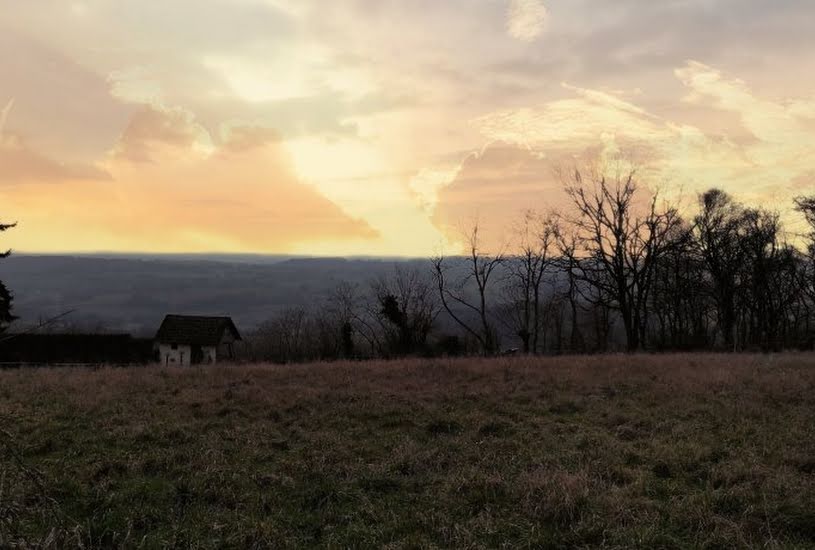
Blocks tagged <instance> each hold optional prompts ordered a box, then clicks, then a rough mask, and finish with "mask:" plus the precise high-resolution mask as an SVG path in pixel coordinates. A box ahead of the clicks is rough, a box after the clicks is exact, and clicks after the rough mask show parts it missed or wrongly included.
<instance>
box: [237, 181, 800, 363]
mask: <svg viewBox="0 0 815 550" xmlns="http://www.w3.org/2000/svg"><path fill="white" fill-rule="evenodd" d="M562 179H563V182H564V186H565V189H566V194H567V196H568V198H569V202H570V208H568V209H566V210H565V211H563V212H548V213H540V212H534V211H529V212H526V213H525V214H524V215H523V216H522V217H521V219H520V220H519V223H517V224H516V226H514V227H513V231H512V233H513V237H514V243H513V245H512V246H506V247H499V248H498V249H495V248H493V249H489V250H488V249H486V248H485V246H484V242H485V239H484V236H483V235H482V231H483V229H482V228H481V227H480V226H479V224H478V223H475V224H473V225H472V226H471V227H470V228H469V229H468V231H467V233H466V238H465V242H466V245H467V251H466V254H464V255H456V256H444V255H439V256H436V257H434V258H432V259H431V261H430V263H429V264H430V265H429V268H428V269H427V270H425V271H423V270H417V269H405V268H401V267H399V266H398V265H397V266H395V267H394V271H393V274H392V275H391V276H389V277H382V278H379V279H377V280H374V281H371V283H370V284H369V285H367V286H366V285H356V286H355V285H350V284H347V283H343V284H340V285H339V286H338V287H337V289H336V290H335V292H334V293H333V295H332V297H331V298H330V299H329V300H327V301H326V303H323V304H318V305H316V306H315V307H313V308H311V309H308V308H304V307H301V308H294V309H289V310H286V311H285V312H283V313H282V314H280V315H278V316H277V317H275V318H274V319H272V320H270V321H269V322H267V323H265V324H264V325H263V326H262V327H260V329H259V330H258V331H257V332H256V333H255V334H254V335H253V336H252V338H250V344H249V346H248V347H247V354H248V355H249V356H250V357H251V358H254V359H263V360H274V361H283V362H290V361H303V360H315V359H323V360H325V359H337V358H372V357H403V356H411V355H456V354H476V353H477V354H483V355H487V356H490V355H496V354H499V353H524V354H561V353H603V352H608V351H628V352H637V351H666V352H667V351H691V350H716V351H765V352H769V351H779V350H783V349H812V348H813V344H814V343H815V196H812V197H800V198H798V199H796V200H795V207H796V209H797V210H798V211H799V212H800V213H801V214H802V215H803V218H804V219H805V220H806V222H807V225H808V233H807V234H805V235H792V234H789V233H788V232H787V231H786V230H785V228H784V224H783V223H782V220H781V217H780V215H779V213H778V212H775V211H772V210H768V209H765V208H761V207H750V206H746V205H744V204H742V203H740V202H739V201H737V200H736V199H735V198H734V197H732V196H731V195H730V194H728V193H726V192H725V191H722V190H721V189H716V188H713V189H710V190H708V191H706V192H704V193H701V194H699V195H698V197H697V204H696V207H695V208H693V209H691V210H692V212H691V214H690V215H688V216H686V215H683V213H682V212H680V209H679V208H678V207H677V206H676V205H674V204H671V203H670V202H668V201H666V200H663V199H662V198H661V197H660V196H659V194H658V193H654V192H652V191H651V190H649V189H648V188H647V187H646V186H644V185H642V184H641V183H640V181H639V178H638V173H637V171H636V170H635V169H627V170H622V169H614V170H597V169H582V170H575V171H574V172H573V173H571V174H568V175H565V176H562Z"/></svg>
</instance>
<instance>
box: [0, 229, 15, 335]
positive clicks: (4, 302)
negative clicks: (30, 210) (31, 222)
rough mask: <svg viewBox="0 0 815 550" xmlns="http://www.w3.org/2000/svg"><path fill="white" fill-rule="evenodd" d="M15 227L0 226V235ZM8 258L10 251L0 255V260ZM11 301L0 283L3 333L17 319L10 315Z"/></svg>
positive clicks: (9, 294)
mask: <svg viewBox="0 0 815 550" xmlns="http://www.w3.org/2000/svg"><path fill="white" fill-rule="evenodd" d="M16 226H17V224H16V223H10V224H0V233H3V232H5V231H8V230H9V229H12V228H14V227H16ZM9 256H11V249H9V250H6V251H5V252H2V253H0V259H4V258H8V257H9ZM12 300H13V296H12V294H11V291H10V290H9V289H8V287H6V285H5V283H3V282H2V281H0V332H3V331H5V330H6V329H7V328H8V326H9V325H10V324H11V323H12V322H13V321H14V320H15V319H17V317H15V316H14V315H13V314H12Z"/></svg>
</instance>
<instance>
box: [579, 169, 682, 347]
mask: <svg viewBox="0 0 815 550" xmlns="http://www.w3.org/2000/svg"><path fill="white" fill-rule="evenodd" d="M566 191H567V193H568V194H569V196H570V197H571V199H572V202H573V204H574V206H575V207H576V210H577V215H576V216H575V218H574V220H573V224H574V227H575V229H576V235H577V238H578V245H579V248H580V249H581V250H582V251H583V252H584V254H585V255H586V257H585V259H584V260H583V261H582V262H581V273H582V278H583V279H584V280H585V281H587V282H588V283H589V284H590V285H592V286H593V287H595V288H596V289H597V290H598V291H599V292H600V293H601V294H604V295H606V296H608V297H609V298H610V299H611V301H612V305H613V307H614V308H615V309H616V310H617V311H618V312H619V314H620V317H621V318H622V321H623V325H624V327H625V334H626V347H627V349H628V351H631V352H633V351H637V350H639V349H640V347H641V346H642V344H643V340H644V337H645V332H646V325H647V320H648V311H647V304H648V296H649V292H650V290H651V286H652V283H653V275H654V268H655V265H656V261H657V259H658V258H660V256H662V255H663V254H664V253H665V251H666V250H667V248H668V247H669V246H670V245H671V242H672V241H671V239H670V238H669V235H670V234H671V232H672V231H673V229H674V227H675V226H676V225H677V224H679V223H681V220H680V217H679V213H678V211H677V210H676V209H675V208H673V207H671V206H667V205H666V206H662V205H660V203H659V200H658V196H657V194H656V193H654V194H652V196H651V198H650V200H649V201H648V202H647V204H645V205H644V206H643V207H641V208H640V207H639V206H638V205H637V204H636V203H635V199H637V198H638V194H637V191H638V184H637V172H636V170H635V169H629V170H623V169H621V168H619V167H618V168H617V169H615V170H611V171H598V170H585V171H583V172H581V171H580V170H576V171H575V172H574V174H573V175H572V177H571V180H570V181H568V184H567V187H566Z"/></svg>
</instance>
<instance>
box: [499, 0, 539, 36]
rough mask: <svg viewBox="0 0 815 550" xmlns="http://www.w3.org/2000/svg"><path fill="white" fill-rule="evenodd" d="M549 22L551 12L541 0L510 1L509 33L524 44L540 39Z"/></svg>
mask: <svg viewBox="0 0 815 550" xmlns="http://www.w3.org/2000/svg"><path fill="white" fill-rule="evenodd" d="M548 21H549V12H548V10H547V9H546V6H544V5H543V2H541V1H540V0H510V3H509V7H508V8H507V32H509V35H510V36H511V37H513V38H516V39H518V40H521V41H522V42H532V41H534V40H536V39H537V38H539V37H540V36H541V35H542V34H543V32H544V30H546V25H547V23H548Z"/></svg>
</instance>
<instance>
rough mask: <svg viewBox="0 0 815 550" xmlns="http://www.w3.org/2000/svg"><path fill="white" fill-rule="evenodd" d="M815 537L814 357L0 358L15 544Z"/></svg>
mask: <svg viewBox="0 0 815 550" xmlns="http://www.w3.org/2000/svg"><path fill="white" fill-rule="evenodd" d="M17 544H19V545H26V544H27V545H40V546H52V547H63V546H77V545H83V546H85V547H91V548H94V547H112V546H124V547H145V548H154V547H166V546H174V547H204V548H210V547H238V548H244V547H246V548H248V547H275V548H285V547H314V546H320V547H336V548H344V547H353V548H364V547H382V546H388V547H392V548H415V547H459V548H478V547H487V548H495V547H501V546H505V547H521V548H524V547H526V548H541V547H562V548H571V547H606V548H622V547H640V548H657V547H659V548H673V547H704V548H725V547H728V548H729V547H756V548H758V547H780V548H787V547H788V548H807V547H815V356H813V355H776V356H747V355H736V356H728V355H721V356H716V355H673V356H645V355H643V356H633V357H630V356H606V357H588V358H567V357H563V358H557V359H523V358H522V359H498V360H473V359H471V360H415V361H412V360H411V361H403V362H394V363H359V364H352V363H348V364H343V363H341V364H320V365H307V366H240V367H216V368H202V369H188V370H168V369H164V368H128V369H112V368H111V369H101V370H96V371H92V370H81V369H80V370H70V369H40V370H17V371H4V372H0V547H9V546H14V545H17Z"/></svg>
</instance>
